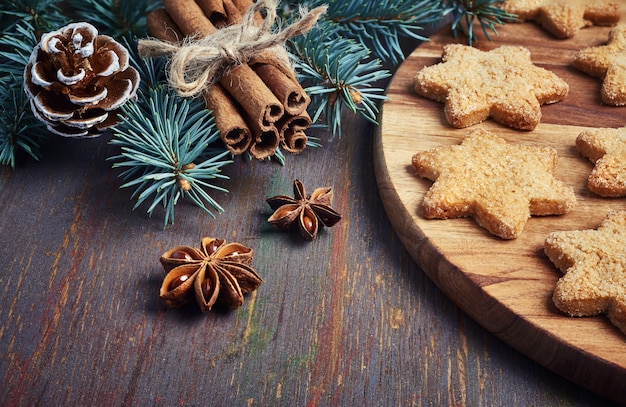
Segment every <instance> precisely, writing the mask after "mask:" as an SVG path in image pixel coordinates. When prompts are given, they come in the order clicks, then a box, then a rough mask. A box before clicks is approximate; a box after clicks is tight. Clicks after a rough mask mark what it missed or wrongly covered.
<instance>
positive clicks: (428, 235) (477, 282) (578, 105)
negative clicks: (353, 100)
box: [374, 23, 626, 402]
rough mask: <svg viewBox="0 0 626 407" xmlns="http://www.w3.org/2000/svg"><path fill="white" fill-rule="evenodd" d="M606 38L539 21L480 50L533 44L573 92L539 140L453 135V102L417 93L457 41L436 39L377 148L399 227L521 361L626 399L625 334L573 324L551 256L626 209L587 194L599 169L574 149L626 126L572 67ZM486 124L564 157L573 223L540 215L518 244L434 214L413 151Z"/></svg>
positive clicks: (386, 111) (442, 283)
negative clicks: (557, 300)
mask: <svg viewBox="0 0 626 407" xmlns="http://www.w3.org/2000/svg"><path fill="white" fill-rule="evenodd" d="M608 31H609V28H608V27H591V28H589V29H585V30H583V31H581V33H579V34H578V35H576V36H575V37H574V38H571V39H568V40H555V39H553V38H551V37H550V36H549V35H547V34H546V33H545V32H543V31H542V30H541V29H540V28H538V27H537V26H536V25H534V24H531V23H528V24H510V25H508V26H505V27H502V28H500V29H498V32H499V36H497V37H495V38H493V41H492V42H485V41H481V42H479V43H478V44H477V46H478V48H481V49H483V50H489V49H493V48H495V47H498V46H501V45H523V46H526V47H527V48H528V49H529V50H530V51H531V58H532V60H533V62H534V63H535V64H536V65H538V66H541V67H544V68H547V69H549V70H551V71H553V72H555V73H556V74H557V75H559V76H560V77H561V78H563V79H565V80H566V81H567V82H568V84H569V85H570V93H569V95H568V96H567V97H566V99H565V100H564V101H562V102H559V103H557V104H554V105H546V106H544V107H543V108H542V112H543V117H542V121H541V124H540V125H539V126H537V128H535V130H533V131H531V132H524V131H518V130H515V129H511V128H507V127H505V126H502V125H500V124H498V123H495V122H494V121H492V120H487V121H485V122H484V123H481V124H478V125H476V126H473V127H470V128H467V129H454V128H452V127H451V126H450V125H449V124H448V123H447V122H446V120H445V118H444V116H443V104H441V103H437V102H433V101H430V100H427V99H425V98H422V97H420V96H418V95H417V94H416V93H415V91H414V90H413V77H414V75H415V74H416V73H417V72H418V71H419V70H420V69H421V68H422V67H424V66H428V65H432V64H434V63H437V62H439V61H440V58H441V51H442V46H443V45H444V44H447V43H452V42H458V41H459V40H457V39H454V38H453V37H452V36H451V35H450V34H449V32H448V31H447V30H446V31H443V32H441V33H439V34H436V35H434V36H433V37H431V41H430V42H429V43H425V44H423V45H422V46H420V47H418V48H417V49H416V50H415V51H414V52H413V53H412V54H411V55H410V56H409V57H408V58H407V60H406V61H405V62H404V63H403V64H402V66H401V67H400V68H399V69H398V71H397V73H396V75H395V76H394V78H393V80H392V81H391V84H390V86H389V88H388V92H387V95H388V96H389V98H390V100H388V101H387V102H385V104H384V106H383V113H382V123H381V126H380V131H379V134H378V136H377V141H376V145H375V147H374V150H375V162H376V165H377V167H376V168H377V170H376V171H377V179H378V185H379V188H380V191H381V196H382V199H383V204H384V206H385V208H386V211H387V213H388V215H389V217H390V220H391V223H392V224H393V225H394V228H395V230H396V232H397V233H398V235H399V237H400V240H401V241H402V242H403V244H404V245H405V247H406V248H407V250H408V251H409V253H411V255H412V256H413V258H414V259H415V260H416V261H417V262H418V264H420V265H421V266H422V267H423V269H424V271H425V272H426V273H427V274H428V276H429V277H430V278H431V279H432V280H433V281H434V282H435V283H436V284H437V286H439V287H440V288H441V289H442V291H443V292H444V293H446V294H447V295H448V296H449V297H450V298H451V299H452V301H454V302H455V303H456V304H457V305H459V306H460V307H461V308H462V309H463V310H465V311H466V312H467V313H468V314H469V315H471V316H472V317H473V318H474V319H475V320H477V321H478V322H480V324H481V325H483V326H484V327H486V328H487V329H488V330H489V331H491V332H493V333H494V334H496V335H497V336H498V337H500V338H502V339H503V340H504V341H505V342H507V343H509V344H511V345H512V346H513V347H515V348H516V349H518V350H520V351H521V352H522V353H524V354H526V355H529V356H530V357H532V358H533V359H535V360H537V361H538V362H539V363H541V364H543V365H545V366H547V367H548V368H550V369H552V370H554V371H555V372H557V373H559V374H561V375H563V376H565V377H567V378H569V379H571V380H572V381H574V382H576V383H579V384H580V385H582V386H585V387H587V388H590V389H593V390H594V391H596V392H598V393H600V394H603V395H605V396H606V397H609V398H612V399H614V400H618V401H620V402H626V386H624V383H626V337H625V336H624V334H622V333H621V332H619V330H618V329H616V328H615V327H614V326H612V325H611V324H610V323H609V322H608V320H607V319H606V318H605V317H594V318H569V317H567V316H565V315H564V314H562V313H561V312H559V311H558V309H556V307H555V306H554V304H553V303H552V300H551V297H552V291H553V289H554V286H555V283H556V281H557V279H558V278H559V277H560V275H561V273H560V272H559V271H558V270H557V269H556V268H555V267H554V266H553V265H552V264H551V263H550V261H549V260H548V259H547V257H546V256H545V255H544V253H543V242H544V240H545V238H546V236H547V235H548V234H549V233H550V232H552V231H555V230H571V229H592V228H596V227H597V226H598V225H599V224H600V222H601V221H602V220H603V219H604V217H605V215H606V214H607V212H608V211H609V210H611V209H621V208H623V206H624V201H623V199H606V198H601V197H598V196H595V195H594V194H593V193H591V192H589V191H588V189H587V186H586V184H587V177H588V175H589V172H590V171H591V168H592V165H591V164H590V163H589V162H588V160H586V159H585V158H583V157H582V156H581V155H580V154H579V153H578V152H577V151H576V148H575V139H576V137H577V136H578V134H579V133H580V132H581V131H583V130H585V129H588V128H593V127H620V126H623V125H624V119H625V112H626V110H624V108H616V107H611V106H606V105H602V104H601V103H600V87H601V81H600V80H599V79H597V78H593V77H590V76H587V75H585V74H583V73H581V72H578V71H576V70H575V69H574V68H572V67H571V61H572V59H573V55H574V53H575V52H576V51H578V50H579V49H582V48H584V47H588V46H596V45H600V44H602V43H603V42H606V39H607V36H608ZM459 69H463V67H462V66H460V67H459ZM477 127H481V128H485V129H487V130H490V131H492V132H494V133H496V134H498V135H500V136H501V137H503V138H505V139H506V140H507V141H509V142H512V143H524V144H530V145H538V146H540V145H548V146H552V147H554V148H555V149H556V150H557V152H558V154H559V164H558V167H557V169H556V171H555V176H556V177H557V178H558V179H560V180H563V181H564V182H565V184H566V185H568V186H571V187H573V188H574V190H575V192H576V195H577V199H578V204H577V207H576V208H575V209H574V210H573V211H572V212H570V213H569V214H567V215H564V216H556V217H555V216H548V217H542V218H538V217H533V218H531V219H530V220H529V221H528V223H527V224H526V226H525V228H524V231H523V232H522V234H521V236H520V237H518V238H517V239H515V240H511V241H504V240H501V239H499V238H497V237H494V236H492V235H490V234H489V233H488V232H486V231H485V230H484V229H482V228H480V227H479V226H478V225H477V224H476V223H475V221H474V220H472V219H454V220H428V219H426V218H424V217H423V215H421V209H420V208H421V203H422V200H423V197H424V195H425V193H426V192H427V191H428V189H429V188H430V185H431V184H432V182H430V181H428V180H425V179H420V178H419V177H417V175H416V174H415V172H414V170H413V169H412V166H411V157H412V155H413V154H415V153H416V152H417V151H421V150H426V149H429V148H431V147H436V146H443V145H453V144H459V143H460V141H461V140H463V138H464V137H465V136H466V135H467V133H468V132H469V131H471V129H473V128H477Z"/></svg>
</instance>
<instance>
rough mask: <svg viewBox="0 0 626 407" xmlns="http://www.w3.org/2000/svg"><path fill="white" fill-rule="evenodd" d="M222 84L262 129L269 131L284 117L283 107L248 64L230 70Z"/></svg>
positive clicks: (223, 78)
mask: <svg viewBox="0 0 626 407" xmlns="http://www.w3.org/2000/svg"><path fill="white" fill-rule="evenodd" d="M220 83H221V84H222V86H223V87H224V89H225V90H226V91H227V92H228V93H229V94H230V95H231V96H232V97H233V98H234V99H235V100H236V101H237V102H239V104H240V105H241V107H242V108H243V109H244V110H245V111H246V113H247V114H248V116H250V120H252V121H253V122H254V123H255V125H257V126H258V127H259V128H260V129H263V130H267V129H268V128H269V127H271V124H272V123H275V122H276V121H278V120H279V119H280V118H281V117H282V116H283V113H284V108H283V105H282V104H281V103H280V101H279V100H278V99H277V98H276V96H274V93H272V91H271V90H270V89H269V88H268V87H267V86H266V85H265V83H264V82H263V81H262V80H261V78H259V76H258V75H257V74H256V73H255V72H254V71H253V70H252V68H250V67H249V66H248V65H247V64H240V65H236V66H234V67H233V68H231V69H229V70H228V73H227V74H225V75H223V76H222V78H221V79H220ZM248 125H251V123H248Z"/></svg>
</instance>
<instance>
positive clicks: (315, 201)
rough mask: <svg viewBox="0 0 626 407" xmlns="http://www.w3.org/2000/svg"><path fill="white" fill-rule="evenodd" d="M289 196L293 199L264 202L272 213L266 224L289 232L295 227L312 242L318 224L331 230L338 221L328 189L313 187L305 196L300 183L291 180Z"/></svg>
mask: <svg viewBox="0 0 626 407" xmlns="http://www.w3.org/2000/svg"><path fill="white" fill-rule="evenodd" d="M293 194H294V198H291V197H288V196H285V195H277V196H275V197H273V198H269V199H267V203H268V204H269V205H270V207H271V208H272V209H273V210H274V213H273V214H272V216H270V217H269V218H268V219H267V221H268V222H269V223H271V224H272V225H274V226H276V227H277V228H278V229H281V230H286V229H291V228H294V227H296V225H297V228H298V229H299V230H300V234H301V235H302V237H304V238H305V239H307V240H313V239H314V238H315V236H316V235H317V231H318V229H319V224H320V223H321V224H322V225H323V226H326V227H331V226H333V225H334V224H335V223H337V222H339V221H340V220H341V215H340V214H339V213H338V212H337V211H335V210H334V209H333V208H331V206H330V205H331V204H332V201H333V191H332V188H330V187H324V188H317V189H316V190H315V191H313V193H312V194H311V196H310V197H307V195H306V191H305V189H304V185H303V184H302V182H300V180H295V181H294V182H293Z"/></svg>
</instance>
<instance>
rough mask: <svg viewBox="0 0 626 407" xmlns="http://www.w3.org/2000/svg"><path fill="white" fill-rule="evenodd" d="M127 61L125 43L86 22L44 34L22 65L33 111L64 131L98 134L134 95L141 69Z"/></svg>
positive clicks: (71, 134) (73, 134)
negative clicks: (26, 61)
mask: <svg viewBox="0 0 626 407" xmlns="http://www.w3.org/2000/svg"><path fill="white" fill-rule="evenodd" d="M128 61H129V54H128V51H127V50H126V48H124V47H123V46H122V45H121V44H120V43H118V42H116V41H115V40H114V39H113V38H111V37H109V36H106V35H98V31H97V30H96V28H95V27H94V26H92V25H91V24H88V23H74V24H69V25H67V26H65V27H63V28H61V29H59V30H57V31H53V32H50V33H47V34H44V35H43V36H42V37H41V41H40V42H39V44H37V46H36V47H35V49H34V50H33V52H32V54H31V56H30V61H29V63H28V65H27V66H26V69H25V71H24V90H25V92H26V94H27V95H28V97H29V99H30V105H31V108H32V110H33V113H34V114H35V116H37V118H39V120H41V121H42V122H44V123H45V124H46V125H47V127H48V130H50V131H51V132H53V133H56V134H59V135H61V136H66V137H95V136H98V135H99V134H100V132H101V131H102V130H103V129H106V128H107V127H110V126H112V125H113V124H115V123H117V121H118V119H117V113H118V112H117V110H118V108H119V107H120V106H121V105H123V104H124V103H125V102H126V101H127V100H129V99H130V98H132V97H134V96H135V93H136V90H137V85H138V84H139V73H138V72H137V70H135V68H133V67H131V66H129V64H128Z"/></svg>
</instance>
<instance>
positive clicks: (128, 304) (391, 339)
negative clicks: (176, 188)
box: [0, 115, 611, 406]
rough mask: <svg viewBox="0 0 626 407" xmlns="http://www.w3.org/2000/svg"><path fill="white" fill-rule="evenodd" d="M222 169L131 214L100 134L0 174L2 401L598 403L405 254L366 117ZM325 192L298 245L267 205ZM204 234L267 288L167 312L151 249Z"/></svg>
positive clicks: (52, 147)
mask: <svg viewBox="0 0 626 407" xmlns="http://www.w3.org/2000/svg"><path fill="white" fill-rule="evenodd" d="M343 121H344V135H343V136H342V137H341V138H334V139H329V137H328V135H327V133H325V132H314V133H315V134H316V135H318V136H320V137H322V138H323V140H324V147H323V148H309V149H306V150H305V152H304V153H302V154H301V155H300V156H288V157H287V163H286V165H285V166H284V167H281V166H279V165H277V164H272V163H268V162H243V161H241V160H238V161H237V162H236V164H234V165H231V166H230V167H229V168H228V170H227V174H228V175H229V176H230V180H227V181H224V182H223V183H222V184H223V186H224V187H226V188H228V189H229V190H230V193H228V194H218V195H216V197H217V199H218V201H219V203H220V204H221V205H222V206H223V207H224V208H225V209H226V211H225V212H224V213H222V214H220V215H218V217H217V219H212V218H210V217H209V216H207V215H206V214H205V213H203V212H202V211H201V210H199V209H198V208H196V207H195V206H192V205H191V204H187V203H185V201H183V202H181V203H180V204H179V205H177V208H176V223H175V225H174V226H170V227H168V228H167V229H165V230H164V229H163V225H162V224H163V218H162V216H163V213H162V212H158V211H157V212H156V214H155V215H154V216H153V217H152V218H147V217H146V216H145V215H144V213H143V211H142V210H141V209H138V210H137V211H134V212H133V211H131V207H132V202H131V200H130V191H127V190H120V189H118V188H119V185H120V180H119V179H118V178H117V172H116V171H115V170H113V169H111V163H110V162H108V161H106V159H107V157H109V156H112V155H114V154H116V152H117V151H116V150H115V148H114V147H112V146H110V145H109V144H108V143H107V141H108V139H107V138H100V139H96V140H80V141H77V140H66V139H62V138H51V139H50V141H49V142H48V143H47V144H46V145H45V156H44V158H43V159H42V160H41V161H38V162H37V161H33V160H27V161H25V162H24V163H22V164H21V165H20V166H19V168H18V169H17V170H16V171H11V170H9V169H6V168H4V169H2V170H1V171H2V172H1V173H0V174H1V177H0V202H1V204H0V230H1V231H2V233H1V234H0V236H1V237H0V239H1V241H0V265H1V271H0V287H1V288H0V292H1V297H0V316H1V318H2V321H3V322H2V327H1V328H0V355H1V358H0V380H1V381H2V386H1V388H0V405H6V406H27V405H29V406H30V405H46V406H50V405H115V406H119V405H125V406H130V405H141V406H146V405H156V406H172V405H184V406H206V405H224V406H246V405H248V406H252V405H254V406H269V405H284V406H305V405H306V406H411V405H434V406H439V405H466V404H467V405H511V406H513V405H518V406H528V405H550V406H587V405H589V406H591V405H594V406H595V405H599V404H603V405H610V403H611V402H610V401H609V400H606V399H605V398H603V397H601V396H599V395H597V394H594V393H592V392H590V391H588V390H586V389H583V388H581V387H579V386H577V385H575V384H573V383H571V382H569V381H567V380H566V379H563V378H562V377H560V376H558V375H556V374H554V373H553V372H551V371H549V370H547V369H546V368H544V367H542V366H541V365H539V364H538V363H536V362H534V361H533V360H531V359H529V358H528V357H526V356H524V355H522V354H520V353H518V352H517V351H515V350H514V349H512V348H511V347H509V346H508V345H507V344H505V343H503V342H502V341H500V340H499V339H497V338H496V337H495V336H494V335H492V334H491V333H489V332H488V331H486V330H485V329H483V328H482V327H481V326H479V325H478V324H477V323H475V322H474V321H473V320H472V319H470V318H469V317H468V316H466V315H465V314H464V313H463V312H462V311H460V310H459V309H458V308H457V307H456V306H455V305H454V303H453V302H451V301H450V300H449V299H448V298H446V297H445V296H444V295H443V294H442V293H441V292H440V291H439V289H438V288H437V287H436V286H435V285H434V284H433V283H431V281H430V280H428V278H427V277H426V276H425V274H424V273H423V271H422V270H421V269H420V267H419V266H418V265H417V264H416V263H414V262H413V261H412V260H411V257H410V256H409V254H408V253H407V252H406V251H405V249H404V248H403V247H402V245H401V243H400V241H399V240H398V238H397V236H396V234H395V232H394V230H393V229H392V227H391V225H390V223H389V221H388V219H387V216H386V214H385V211H384V209H383V205H382V202H381V200H380V198H379V195H378V190H377V185H376V180H375V175H374V168H373V162H372V155H373V152H372V149H373V139H374V137H373V136H374V132H375V131H376V128H375V126H373V125H372V124H369V123H367V122H366V121H365V120H362V119H360V118H357V117H354V116H351V115H346V117H345V118H344V120H343ZM295 178H298V179H300V180H302V181H303V182H304V184H305V186H306V187H307V188H308V190H309V191H312V189H313V188H315V187H319V186H332V187H333V188H334V191H335V203H334V207H335V208H337V209H338V210H339V211H340V212H341V213H342V214H343V216H344V218H343V219H342V220H341V221H340V222H339V223H338V224H337V225H336V226H334V227H333V228H332V229H325V230H323V231H322V232H321V233H320V234H319V235H318V237H317V238H316V239H315V240H314V241H312V242H305V241H303V240H301V239H299V237H298V236H297V235H295V234H290V233H280V232H277V231H275V230H274V229H273V228H272V227H271V226H270V225H269V224H268V223H267V221H266V219H267V217H268V216H269V215H270V213H271V211H270V209H269V207H268V206H267V204H266V203H265V199H266V198H268V197H271V196H274V195H277V194H291V190H292V182H293V180H294V179H295ZM204 236H212V237H221V238H225V239H226V240H228V241H237V242H240V243H242V244H245V245H247V246H250V247H252V248H253V249H254V251H255V256H254V261H253V266H254V267H255V269H256V270H257V271H258V273H259V274H260V275H261V276H262V277H263V278H264V279H265V283H264V284H263V285H262V286H261V287H260V288H259V289H258V290H257V291H256V292H255V293H253V294H251V295H248V296H247V297H246V302H245V304H244V305H243V307H241V308H239V309H238V310H236V311H233V312H211V313H208V314H201V313H200V312H199V311H197V310H196V308H193V307H190V308H185V309H182V310H172V309H169V308H166V307H165V305H164V304H163V303H162V302H161V301H160V300H159V298H158V289H159V286H160V283H161V280H162V278H163V275H164V274H163V270H162V268H161V266H160V264H159V261H158V258H159V255H160V254H161V253H162V252H164V251H165V250H167V249H169V248H171V247H173V246H176V245H180V244H185V245H190V246H197V245H198V244H199V243H200V239H201V238H202V237H204Z"/></svg>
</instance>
